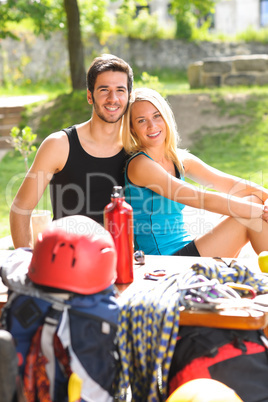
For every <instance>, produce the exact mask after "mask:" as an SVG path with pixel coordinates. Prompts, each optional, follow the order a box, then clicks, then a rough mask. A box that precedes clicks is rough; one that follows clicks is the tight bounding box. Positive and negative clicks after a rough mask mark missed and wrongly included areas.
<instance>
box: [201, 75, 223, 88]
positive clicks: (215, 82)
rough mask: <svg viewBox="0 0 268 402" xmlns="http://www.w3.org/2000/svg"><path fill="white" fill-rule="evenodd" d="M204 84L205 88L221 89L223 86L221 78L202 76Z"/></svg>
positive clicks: (217, 76) (218, 76)
mask: <svg viewBox="0 0 268 402" xmlns="http://www.w3.org/2000/svg"><path fill="white" fill-rule="evenodd" d="M202 84H203V86H204V87H220V86H221V84H222V80H221V76H220V75H210V74H202Z"/></svg>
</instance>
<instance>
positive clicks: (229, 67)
mask: <svg viewBox="0 0 268 402" xmlns="http://www.w3.org/2000/svg"><path fill="white" fill-rule="evenodd" d="M187 72H188V79H189V83H190V87H191V88H200V87H215V86H216V87H220V86H225V85H229V86H235V85H246V86H247V85H265V84H268V55H267V54H260V55H254V54H253V55H248V56H232V57H218V58H215V57H214V58H208V59H204V60H203V61H198V62H196V63H193V64H190V65H189V67H188V71H187Z"/></svg>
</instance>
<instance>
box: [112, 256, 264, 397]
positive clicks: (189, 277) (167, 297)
mask: <svg viewBox="0 0 268 402" xmlns="http://www.w3.org/2000/svg"><path fill="white" fill-rule="evenodd" d="M202 277H203V278H204V280H203V282H202V285H203V287H204V286H206V287H207V288H211V289H212V290H213V292H215V291H217V289H219V294H218V295H217V297H219V298H220V297H225V293H223V294H224V296H223V294H222V293H221V292H220V287H221V285H220V284H224V283H225V282H237V283H243V284H247V285H249V286H251V287H253V288H254V289H255V290H256V292H258V293H262V292H267V291H268V277H265V276H264V275H262V274H260V275H258V274H256V273H254V272H252V271H251V270H250V269H248V268H247V267H245V266H243V265H240V264H238V263H237V262H232V263H231V264H230V266H228V265H227V264H226V263H225V262H224V261H213V260H212V262H211V263H210V264H203V263H202V264H194V265H193V266H192V267H191V269H189V270H187V271H186V272H184V273H180V274H172V275H166V277H164V278H163V279H160V280H159V281H157V282H156V284H155V286H154V287H153V288H151V289H148V290H141V291H137V290H135V289H133V290H132V292H129V291H127V292H126V293H123V295H122V296H121V297H120V298H119V305H120V314H119V325H118V346H119V353H120V360H121V370H120V373H119V376H118V379H117V389H118V390H119V391H118V395H117V400H121V401H125V400H126V390H127V389H128V388H129V387H130V388H131V393H132V402H160V401H165V400H166V398H167V385H168V374H169V368H170V364H171V360H172V357H173V352H174V348H175V345H176V342H177V337H178V333H179V322H180V307H181V306H187V303H186V300H187V295H189V294H191V288H194V287H195V286H196V285H198V283H200V281H202ZM213 279H216V282H217V284H218V287H215V281H214V282H213V281H211V280H213ZM233 292H234V294H233V298H235V297H236V295H235V293H236V292H235V291H233ZM238 297H239V296H238ZM208 304H209V303H208ZM203 306H204V304H202V308H203ZM200 308H201V305H200Z"/></svg>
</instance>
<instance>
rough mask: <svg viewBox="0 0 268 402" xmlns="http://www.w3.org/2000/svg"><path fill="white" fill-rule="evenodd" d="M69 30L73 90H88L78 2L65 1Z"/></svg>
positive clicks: (75, 0) (73, 0) (74, 0)
mask: <svg viewBox="0 0 268 402" xmlns="http://www.w3.org/2000/svg"><path fill="white" fill-rule="evenodd" d="M64 7H65V11H66V17H67V28H68V50H69V61H70V71H71V80H72V87H73V89H85V88H86V71H85V66H84V48H83V43H82V39H81V31H80V15H79V8H78V4H77V0H64Z"/></svg>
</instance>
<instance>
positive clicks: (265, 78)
mask: <svg viewBox="0 0 268 402" xmlns="http://www.w3.org/2000/svg"><path fill="white" fill-rule="evenodd" d="M256 84H257V85H267V84H268V73H266V74H258V75H256Z"/></svg>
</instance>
